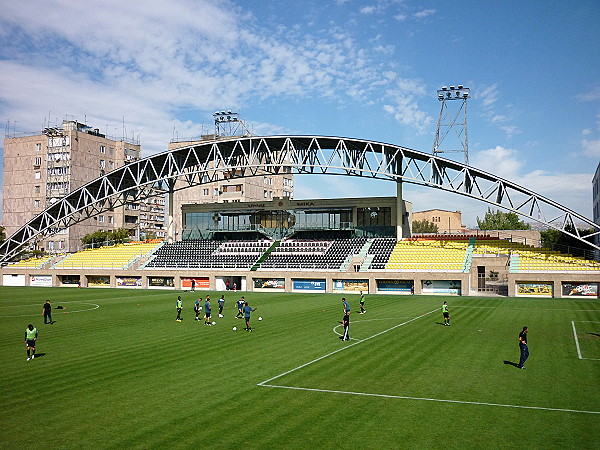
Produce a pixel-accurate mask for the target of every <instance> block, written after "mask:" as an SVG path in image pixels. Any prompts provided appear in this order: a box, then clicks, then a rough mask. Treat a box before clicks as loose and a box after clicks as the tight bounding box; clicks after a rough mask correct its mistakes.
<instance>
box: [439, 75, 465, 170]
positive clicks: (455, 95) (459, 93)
mask: <svg viewBox="0 0 600 450" xmlns="http://www.w3.org/2000/svg"><path fill="white" fill-rule="evenodd" d="M437 94H438V100H439V101H440V102H441V107H440V116H439V118H438V124H437V130H436V132H435V141H434V142H433V154H434V156H435V155H438V154H440V153H451V152H458V153H464V154H465V164H467V165H468V164H469V137H468V134H467V99H468V98H470V97H471V90H470V89H469V88H468V87H464V86H463V85H462V84H459V85H457V86H450V87H448V86H442V88H441V89H438V91H437ZM448 101H453V102H455V104H457V105H458V108H456V107H452V108H450V107H449V106H448V104H447V102H448ZM451 109H452V110H453V111H450V110H451ZM450 131H453V132H454V134H455V135H456V137H457V140H458V142H456V141H455V142H454V145H456V147H459V148H447V149H444V148H442V142H443V141H444V139H446V137H447V136H448V134H450ZM460 147H462V148H460Z"/></svg>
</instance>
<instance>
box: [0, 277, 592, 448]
mask: <svg viewBox="0 0 600 450" xmlns="http://www.w3.org/2000/svg"><path fill="white" fill-rule="evenodd" d="M67 291H68V292H67ZM7 292H10V293H11V295H10V296H9V295H6V293H7ZM29 293H35V297H36V299H34V300H33V302H32V298H28V297H29ZM148 293H152V295H148ZM207 293H208V294H210V295H211V298H212V300H213V317H214V318H215V321H216V322H217V325H216V326H214V327H206V326H204V325H201V324H198V323H195V322H194V321H193V311H192V305H193V301H194V300H195V299H196V298H198V297H200V296H202V298H205V296H206V294H207ZM47 295H48V296H49V297H48V298H50V299H51V301H52V303H53V305H56V304H58V303H60V299H61V298H62V299H63V301H64V300H66V299H67V298H68V296H76V298H77V299H80V300H83V301H89V302H95V303H98V304H100V306H101V308H100V309H99V310H97V311H98V314H96V313H81V314H73V315H69V314H65V315H64V316H60V315H59V316H57V317H58V319H60V320H59V322H57V324H56V325H54V326H52V327H50V326H47V327H44V326H43V325H40V326H39V328H40V330H41V331H40V333H41V337H40V343H39V351H41V352H45V353H46V355H45V356H43V357H42V358H40V359H39V360H34V361H33V362H30V363H28V362H26V361H25V352H24V348H23V346H22V334H23V332H24V327H25V325H26V323H23V321H22V320H21V319H18V320H17V319H6V320H3V322H4V324H5V325H6V326H5V327H4V326H3V327H2V328H1V329H0V351H3V355H6V356H4V358H3V359H4V360H5V361H4V364H3V366H2V367H1V368H0V387H1V389H0V400H9V401H8V402H4V401H2V404H3V414H2V416H1V417H0V424H1V425H2V429H3V444H2V446H3V447H6V448H15V447H17V446H19V447H21V446H28V445H37V446H39V445H40V444H42V445H44V446H45V447H46V448H55V447H60V448H74V447H81V446H84V447H93V448H114V447H119V448H123V447H131V448H149V447H166V446H168V447H169V448H172V447H175V448H179V447H187V448H189V447H191V446H195V447H197V446H212V447H220V448H240V447H245V448H258V447H262V448H264V447H269V448H275V447H282V446H286V447H287V448H306V447H307V446H318V447H319V448H334V447H335V448H339V446H340V442H343V443H345V444H346V445H347V446H350V447H362V446H365V443H367V444H368V445H369V446H373V447H379V448H392V447H397V446H398V445H399V443H402V444H406V445H407V446H418V447H421V448H425V447H435V446H438V445H439V443H440V442H444V443H447V442H451V443H452V445H456V446H461V447H470V448H474V447H481V446H485V445H486V444H487V446H489V444H492V445H493V446H500V447H502V446H510V445H513V444H514V436H517V435H519V442H520V444H522V445H526V446H532V447H542V446H544V447H548V442H553V443H554V442H556V443H560V444H561V445H563V446H565V447H577V448H586V447H587V448H592V447H594V446H593V445H592V444H593V443H594V442H595V441H594V440H597V433H595V432H594V431H593V430H597V429H598V428H599V425H600V423H599V422H598V419H597V418H595V419H591V418H587V417H586V418H582V417H580V418H579V419H578V420H574V419H573V418H572V417H570V416H568V417H566V416H565V413H562V414H559V413H557V412H548V411H546V412H544V413H542V412H536V411H529V412H527V413H522V412H520V411H506V410H501V409H498V408H496V409H494V410H492V408H490V407H487V409H482V408H483V407H482V406H479V407H476V406H474V405H460V404H435V403H432V402H422V401H421V402H419V401H415V400H413V401H409V400H403V401H401V400H397V399H389V398H375V397H371V398H358V396H348V395H342V394H334V393H324V392H308V391H288V390H284V389H271V388H266V387H259V386H256V384H257V383H260V382H261V381H263V380H266V379H268V378H270V377H273V376H275V375H277V374H281V373H284V372H285V371H288V370H290V369H293V368H295V367H298V366H300V365H302V364H305V363H306V362H308V361H313V360H315V359H317V358H319V357H321V356H323V355H326V354H329V353H331V352H333V351H335V350H338V349H340V348H342V346H344V345H346V344H347V343H342V342H341V341H340V340H339V339H338V338H337V336H336V335H335V334H334V333H333V331H332V328H333V327H334V326H335V325H336V324H337V322H338V321H339V320H341V315H342V314H341V312H342V309H341V301H340V298H341V295H328V294H307V295H305V294H284V293H281V294H279V293H274V294H271V293H269V294H261V293H259V292H253V293H236V294H235V295H234V294H233V293H228V292H226V293H225V296H226V306H228V307H229V309H227V310H226V317H225V318H221V319H220V318H218V317H217V314H216V311H217V307H216V299H217V298H218V296H219V295H220V293H212V292H196V293H188V292H176V291H175V292H174V291H133V290H123V289H110V290H105V289H81V290H77V289H60V288H52V289H47V290H45V289H43V288H37V289H35V290H29V289H27V288H9V289H8V291H6V290H4V289H3V288H0V307H1V306H2V305H3V304H5V301H10V302H14V299H15V298H19V299H20V301H22V302H24V303H25V302H28V303H36V302H37V301H38V300H37V298H42V299H43V298H44V297H46V296H47ZM177 295H181V296H182V298H183V300H184V321H183V322H182V323H177V322H175V320H174V319H175V314H176V312H175V307H174V306H175V305H174V303H175V299H176V298H177ZM240 295H245V296H246V298H247V299H248V300H249V301H250V304H251V306H253V307H258V310H257V311H256V312H255V313H253V327H254V328H255V331H253V332H252V333H246V332H244V331H237V332H233V331H232V330H231V328H232V327H233V326H237V327H238V330H240V329H241V328H243V321H242V320H236V319H234V316H235V313H236V310H235V308H234V302H235V300H237V298H238V297H239V296H240ZM8 297H11V298H8ZM346 297H347V298H348V299H349V301H350V305H351V307H352V310H353V315H352V319H353V324H352V325H351V327H353V326H354V328H353V330H354V336H355V337H357V338H364V337H368V336H370V335H372V334H375V333H379V332H380V331H381V330H383V329H386V328H387V327H388V322H387V319H386V318H390V317H396V316H397V317H399V318H401V319H399V320H398V322H397V323H401V322H402V321H404V320H406V319H402V318H403V317H406V316H412V317H416V316H417V315H419V314H422V313H423V311H429V310H433V309H434V308H435V309H436V312H435V313H433V314H431V315H428V316H424V317H422V318H419V319H418V320H415V322H414V323H411V324H410V325H406V326H402V327H399V328H397V329H394V330H393V331H390V332H388V333H384V334H382V335H380V336H378V337H377V338H373V339H370V340H368V341H365V342H362V343H360V344H358V345H355V346H353V347H350V348H348V349H347V350H344V351H341V352H338V353H337V354H335V355H334V356H331V357H328V358H325V359H324V360H323V361H320V362H319V363H316V364H311V365H310V366H307V367H305V368H303V369H302V370H298V371H297V372H294V373H293V374H291V373H290V374H289V375H287V376H285V377H282V378H281V381H285V383H282V384H290V383H288V382H289V381H290V380H291V379H292V378H295V377H297V380H298V382H299V384H298V385H306V386H309V387H310V386H311V385H314V384H315V382H318V383H319V384H320V385H321V386H326V387H327V386H329V387H331V389H332V390H341V389H347V390H350V389H348V388H350V387H352V388H353V390H356V391H357V392H369V390H370V389H371V392H375V391H376V392H381V393H384V394H385V393H389V392H394V391H395V390H396V391H398V390H401V389H408V388H409V387H410V388H411V389H413V390H414V391H419V392H425V393H430V392H433V391H434V390H436V389H437V390H438V391H440V392H442V393H444V394H445V395H446V396H447V397H449V396H450V394H454V393H459V394H461V395H462V396H464V397H466V395H467V394H469V395H471V397H472V398H465V400H473V399H476V398H485V397H486V396H488V397H490V398H496V397H497V398H513V399H516V400H519V401H520V402H521V403H522V404H535V402H536V401H537V400H539V399H543V400H544V401H546V402H547V403H548V404H550V403H559V402H562V403H563V404H567V403H574V404H579V405H580V406H581V405H585V404H588V405H589V404H594V403H599V396H598V393H597V392H596V391H597V390H594V389H593V388H592V387H593V386H594V385H595V384H596V380H597V374H598V372H597V366H589V365H588V366H579V365H577V364H573V362H585V361H581V360H579V359H577V356H576V352H575V350H574V348H572V347H573V337H572V330H571V332H570V336H568V335H567V336H565V335H564V333H565V330H564V326H565V324H567V325H568V326H569V327H570V321H571V320H572V318H569V319H568V320H565V318H568V317H571V316H574V317H576V318H579V317H581V318H585V319H587V320H594V319H595V318H596V319H597V320H600V319H598V312H597V311H596V310H595V307H592V306H591V305H592V302H576V303H574V302H573V301H565V300H552V301H550V302H547V301H539V300H532V301H530V299H484V298H463V297H450V298H446V299H447V300H448V302H449V304H450V308H451V309H450V310H451V316H452V326H451V327H443V326H441V325H438V324H437V322H441V312H439V307H440V306H441V302H442V301H443V300H444V298H441V297H430V296H414V297H411V296H390V295H386V296H371V295H368V296H367V299H366V300H367V302H366V308H367V311H368V313H367V314H366V315H364V316H359V315H357V314H356V312H357V310H358V296H357V295H347V296H346ZM138 304H139V305H140V306H138ZM463 305H464V306H465V307H464V308H462V307H461V308H459V307H458V306H463ZM469 306H471V308H469ZM477 306H479V308H476V307H477ZM487 306H492V308H487ZM482 307H485V308H482ZM39 309H40V312H41V302H40V306H39ZM576 309H580V310H584V311H577V312H575V310H576ZM544 310H551V311H549V312H548V313H546V312H544V313H542V311H544ZM519 311H521V312H519ZM523 312H524V313H525V314H522V313H523ZM259 315H260V316H263V317H264V319H265V320H263V321H261V322H259V321H257V318H258V316H259ZM363 319H364V322H363V323H360V321H361V320H363ZM371 319H386V320H382V321H371V322H367V320H371ZM36 320H37V321H38V323H41V315H40V316H39V318H37V319H36ZM522 320H528V323H527V325H529V326H530V328H531V330H532V334H531V350H532V357H531V359H530V363H529V365H530V367H529V369H528V370H527V371H519V370H517V369H515V368H514V367H512V366H509V365H504V364H503V363H502V360H503V359H512V360H513V361H514V360H516V359H517V358H518V348H517V345H516V335H517V334H518V331H519V329H520V327H521V326H522V323H521V322H522ZM479 329H482V331H481V332H480V331H478V330H479ZM568 331H569V330H568V329H567V330H566V332H568ZM351 332H352V328H351ZM567 348H569V349H570V350H569V353H567ZM546 354H548V355H551V357H546ZM507 355H509V356H507ZM590 367H591V368H590ZM594 367H595V368H594ZM555 381H558V382H555ZM436 392H437V391H436ZM461 398H462V397H461ZM32 409H33V410H34V411H35V414H36V416H37V417H40V418H45V419H46V420H44V433H43V434H39V433H38V434H36V433H27V432H24V427H23V420H22V418H23V417H25V416H26V415H27V414H28V413H30V411H32ZM577 409H580V408H577ZM523 421H526V423H527V430H528V433H527V434H526V435H522V434H519V433H520V430H522V424H523V423H524V422H523ZM440 423H445V424H451V427H440ZM46 435H50V436H54V437H55V439H54V441H49V442H48V440H47V439H44V436H46ZM449 437H450V438H451V439H450V440H448V438H449Z"/></svg>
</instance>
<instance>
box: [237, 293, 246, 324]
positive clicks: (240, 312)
mask: <svg viewBox="0 0 600 450" xmlns="http://www.w3.org/2000/svg"><path fill="white" fill-rule="evenodd" d="M244 303H246V300H244V297H242V298H240V299H239V300H238V301H237V309H238V313H237V315H236V316H235V318H236V319H241V318H242V317H244Z"/></svg>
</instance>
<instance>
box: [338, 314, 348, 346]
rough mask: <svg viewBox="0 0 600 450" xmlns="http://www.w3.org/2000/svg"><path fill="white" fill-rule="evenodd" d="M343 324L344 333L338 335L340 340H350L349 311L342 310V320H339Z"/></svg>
mask: <svg viewBox="0 0 600 450" xmlns="http://www.w3.org/2000/svg"><path fill="white" fill-rule="evenodd" d="M340 323H341V324H342V325H343V326H344V334H342V335H341V336H340V339H341V340H342V341H349V340H350V334H349V331H350V311H347V312H344V317H343V318H342V321H341V322H340Z"/></svg>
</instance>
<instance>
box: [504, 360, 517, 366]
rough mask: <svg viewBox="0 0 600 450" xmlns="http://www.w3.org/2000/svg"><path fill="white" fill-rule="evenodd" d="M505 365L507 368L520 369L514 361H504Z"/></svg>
mask: <svg viewBox="0 0 600 450" xmlns="http://www.w3.org/2000/svg"><path fill="white" fill-rule="evenodd" d="M504 364H506V365H507V366H515V367H519V365H518V364H517V363H514V362H512V361H506V360H504Z"/></svg>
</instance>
